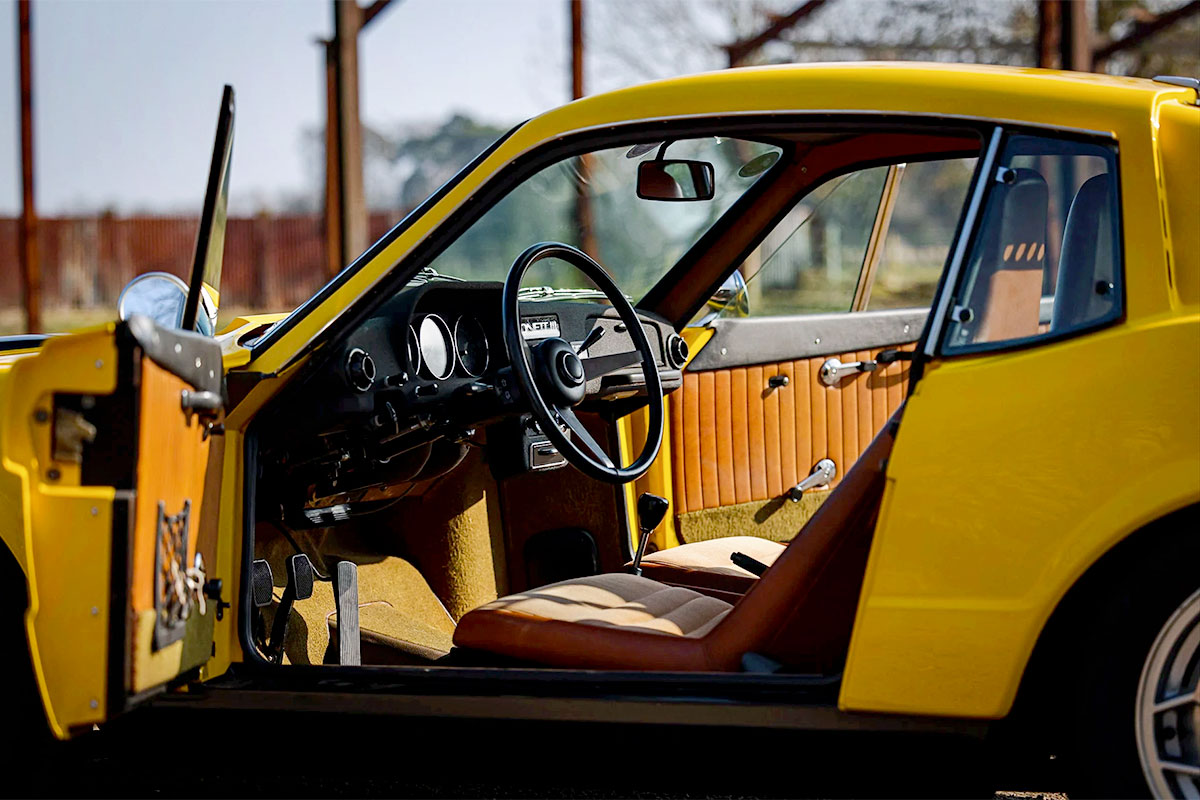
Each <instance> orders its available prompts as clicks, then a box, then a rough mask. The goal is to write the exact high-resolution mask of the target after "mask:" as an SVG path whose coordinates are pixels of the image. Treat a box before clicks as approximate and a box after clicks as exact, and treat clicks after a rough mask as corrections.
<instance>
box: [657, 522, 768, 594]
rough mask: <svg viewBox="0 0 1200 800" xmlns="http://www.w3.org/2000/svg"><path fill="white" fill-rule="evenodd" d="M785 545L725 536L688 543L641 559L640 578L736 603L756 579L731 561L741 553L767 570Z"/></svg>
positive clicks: (751, 537) (750, 537) (757, 539)
mask: <svg viewBox="0 0 1200 800" xmlns="http://www.w3.org/2000/svg"><path fill="white" fill-rule="evenodd" d="M785 549H787V545H785V544H782V543H780V542H773V541H770V540H769V539H760V538H759V537H757V536H725V537H722V538H720V539H708V540H705V541H702V542H690V543H688V544H681V545H679V546H678V547H672V548H669V549H667V550H660V551H658V552H657V553H651V554H650V555H648V556H646V557H645V558H643V559H642V575H644V576H645V577H647V578H652V579H653V580H656V581H659V582H661V583H665V584H667V585H668V586H685V587H687V588H689V589H696V590H697V591H701V592H704V593H705V594H708V595H710V596H713V597H719V598H721V599H723V600H729V601H730V602H737V599H738V597H740V596H741V595H744V594H745V593H746V592H748V591H750V587H751V586H753V585H754V583H755V582H756V581H757V580H758V576H757V575H755V574H754V573H752V572H749V571H747V570H744V569H742V568H741V567H739V566H738V565H737V564H734V563H733V561H731V560H730V556H731V555H733V554H734V553H742V554H743V555H747V556H750V557H751V558H753V559H754V560H756V561H760V562H762V563H763V564H766V565H767V566H768V567H769V566H771V565H772V564H774V563H775V560H776V559H777V558H779V556H780V555H782V554H783V551H784V550H785Z"/></svg>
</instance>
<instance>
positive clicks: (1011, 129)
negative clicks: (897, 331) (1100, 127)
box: [921, 125, 1127, 359]
mask: <svg viewBox="0 0 1200 800" xmlns="http://www.w3.org/2000/svg"><path fill="white" fill-rule="evenodd" d="M996 133H997V134H999V136H1000V140H999V143H998V146H997V149H996V154H995V158H994V160H993V161H992V164H991V165H990V169H991V171H992V174H991V175H990V176H980V177H981V179H983V180H986V182H987V183H986V186H985V190H984V193H983V196H982V199H981V201H980V203H979V207H978V210H977V215H976V218H975V219H974V220H973V226H972V230H971V232H970V237H969V239H968V241H967V244H966V247H965V248H964V252H963V257H962V263H961V266H960V268H959V270H958V273H957V274H956V275H954V276H953V280H954V286H953V288H952V289H950V290H949V298H948V300H946V302H945V303H944V305H945V308H946V311H947V313H945V315H944V317H943V318H942V319H941V320H940V321H939V327H938V329H937V330H935V331H930V333H931V335H932V336H933V337H934V338H933V341H935V342H936V347H935V348H934V351H933V355H934V357H936V358H947V359H949V358H959V357H962V356H972V355H979V354H988V353H998V352H1004V351H1010V350H1024V349H1028V348H1030V347H1041V346H1043V345H1047V344H1052V343H1054V342H1060V341H1064V340H1066V339H1071V338H1074V337H1076V336H1082V335H1086V334H1089V333H1095V332H1097V331H1099V330H1103V329H1105V328H1109V327H1112V326H1114V325H1119V324H1121V323H1122V322H1124V321H1125V315H1126V301H1127V293H1126V285H1127V283H1126V280H1125V246H1124V244H1125V243H1124V213H1123V212H1124V204H1123V202H1122V199H1121V160H1120V147H1119V146H1118V142H1117V140H1116V138H1115V137H1113V136H1111V135H1107V136H1106V135H1103V134H1098V133H1093V134H1081V133H1073V132H1071V131H1051V130H1046V129H1044V128H1030V127H1025V126H1016V125H1003V126H997V128H996ZM1014 136H1023V137H1030V136H1032V137H1037V138H1041V139H1052V140H1055V141H1058V142H1066V143H1070V142H1073V143H1078V144H1085V145H1088V146H1090V147H1094V148H1100V149H1102V150H1104V151H1106V157H1107V159H1108V168H1109V169H1108V174H1109V175H1110V176H1112V178H1113V180H1112V182H1111V187H1112V188H1111V191H1112V201H1113V203H1114V205H1115V209H1114V213H1113V214H1112V219H1111V220H1110V224H1111V225H1112V237H1113V240H1112V241H1113V260H1114V269H1113V289H1112V291H1113V294H1114V299H1115V304H1114V311H1113V312H1112V313H1110V314H1107V315H1105V316H1103V317H1099V318H1097V319H1096V320H1094V321H1090V322H1088V323H1085V324H1083V325H1079V326H1076V327H1073V328H1069V329H1066V330H1061V331H1052V330H1047V331H1044V332H1038V333H1036V334H1033V335H1032V336H1023V337H1020V338H1015V339H1002V340H999V341H994V342H971V343H969V344H963V345H949V346H948V343H947V338H948V337H949V335H950V329H951V326H952V324H953V322H954V320H953V319H952V318H951V314H950V313H948V312H949V311H950V310H951V309H953V308H954V307H955V306H956V305H958V302H959V299H960V296H961V294H962V292H963V289H964V286H965V283H966V281H967V280H968V278H969V277H970V274H971V269H970V264H971V260H972V259H973V258H974V256H975V252H976V248H977V247H978V246H979V236H980V234H981V232H982V231H983V226H984V223H985V222H986V220H987V217H988V211H989V210H990V207H991V202H992V198H993V192H992V190H993V187H994V186H995V185H996V172H997V170H999V169H1002V168H1004V164H1003V162H1004V159H1005V157H1006V156H1007V155H1008V154H1007V149H1008V147H1009V144H1010V142H1011V140H1012V138H1013V137H1014ZM1064 225H1065V223H1064ZM945 277H949V276H944V278H945ZM943 291H947V290H946V289H942V290H940V291H939V295H938V296H937V297H936V298H935V301H934V306H935V307H936V306H938V305H939V304H941V302H942V300H943V298H942V297H941V293H942V292H943ZM921 349H924V348H921Z"/></svg>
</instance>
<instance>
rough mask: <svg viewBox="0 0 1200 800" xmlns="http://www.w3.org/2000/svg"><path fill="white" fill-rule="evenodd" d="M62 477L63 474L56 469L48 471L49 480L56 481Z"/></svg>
mask: <svg viewBox="0 0 1200 800" xmlns="http://www.w3.org/2000/svg"><path fill="white" fill-rule="evenodd" d="M61 477H62V473H61V472H59V471H58V470H57V469H54V468H53V467H52V468H50V469H48V470H46V478H47V479H48V480H52V481H56V480H58V479H59V478H61Z"/></svg>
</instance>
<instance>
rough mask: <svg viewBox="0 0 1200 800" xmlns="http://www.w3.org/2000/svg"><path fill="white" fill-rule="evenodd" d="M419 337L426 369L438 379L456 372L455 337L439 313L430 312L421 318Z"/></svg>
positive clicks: (418, 330) (418, 329)
mask: <svg viewBox="0 0 1200 800" xmlns="http://www.w3.org/2000/svg"><path fill="white" fill-rule="evenodd" d="M417 338H418V339H419V340H420V342H421V360H422V361H424V362H425V371H426V372H427V373H429V375H430V376H431V377H433V378H437V379H438V380H445V379H446V378H449V377H450V375H451V373H453V372H454V337H453V336H452V335H451V333H450V326H448V325H447V324H446V321H445V320H443V319H442V318H441V317H439V316H438V315H437V314H430V315H428V316H427V317H425V318H424V319H423V320H421V324H420V326H419V327H418V328H417Z"/></svg>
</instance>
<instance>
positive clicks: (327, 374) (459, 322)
mask: <svg viewBox="0 0 1200 800" xmlns="http://www.w3.org/2000/svg"><path fill="white" fill-rule="evenodd" d="M502 289H503V287H502V285H501V284H500V283H494V282H487V283H484V282H466V281H463V282H458V281H455V282H450V281H431V282H429V283H425V284H423V285H418V286H410V287H408V288H406V289H404V290H403V291H401V292H399V293H398V294H397V295H396V296H395V297H393V298H392V299H391V300H389V301H388V302H387V303H386V304H385V305H384V306H382V307H381V308H380V309H379V310H378V311H377V312H376V313H375V314H374V315H373V316H372V317H370V318H369V319H367V320H366V321H364V322H363V323H362V324H361V325H360V326H359V327H358V329H356V330H355V331H354V332H353V333H352V334H350V335H349V336H348V337H347V338H346V339H345V340H344V341H343V342H342V343H341V344H340V345H338V346H337V348H336V349H335V350H334V351H332V352H331V353H330V354H329V355H328V356H327V358H326V360H325V362H324V364H323V366H322V367H321V368H319V369H318V370H317V371H316V372H314V373H313V374H311V375H310V376H309V378H308V379H307V380H306V381H304V382H303V384H301V385H300V386H299V387H297V390H296V391H297V394H296V395H295V396H293V402H291V403H289V404H288V405H287V408H288V412H287V413H286V415H280V416H279V417H277V418H275V419H272V420H271V422H270V423H269V424H270V426H271V427H274V428H276V431H275V435H271V436H269V437H268V438H269V439H270V440H272V441H273V442H274V446H273V447H271V448H270V450H271V452H269V453H267V454H266V455H265V457H266V459H267V461H268V462H274V463H275V464H276V465H277V466H278V467H279V468H280V469H281V472H280V474H279V477H280V478H281V480H280V484H279V485H280V487H281V491H283V492H286V493H287V494H288V495H289V496H290V499H287V498H283V497H281V498H279V499H280V501H281V504H282V505H285V506H287V507H291V508H297V507H304V508H306V509H308V510H306V511H305V512H304V513H306V514H309V513H311V510H312V508H314V504H316V506H319V507H322V508H333V507H339V508H340V507H341V506H342V505H344V504H345V503H346V502H348V501H346V500H345V498H346V497H351V496H354V497H361V496H362V495H361V494H359V495H355V494H354V493H355V492H356V491H359V490H363V489H366V488H369V487H375V489H374V490H373V491H375V492H376V494H378V487H380V486H384V485H391V486H394V485H398V484H403V483H405V482H409V483H413V482H419V481H423V480H427V479H430V478H432V477H435V476H437V475H440V474H444V473H445V472H447V471H449V470H450V469H453V468H454V466H456V465H457V463H459V462H460V461H461V459H462V458H463V457H464V455H465V450H466V447H467V446H470V445H478V446H486V447H487V449H488V462H489V464H491V465H492V468H493V470H495V471H496V472H497V474H498V476H499V475H500V474H501V473H504V474H512V473H516V472H520V471H528V470H538V469H550V468H554V467H558V466H561V465H562V464H563V463H564V462H563V461H562V459H561V457H558V455H557V452H556V451H555V452H554V453H553V457H549V456H544V455H543V454H545V453H546V452H547V451H546V448H545V442H544V434H542V433H541V431H540V429H538V428H537V427H536V424H534V423H533V422H532V418H531V416H530V414H529V413H528V412H529V405H528V402H527V401H526V400H525V398H523V397H522V396H521V392H520V390H519V388H518V387H517V385H516V383H515V381H514V379H513V373H512V368H511V366H510V364H509V360H508V356H507V353H506V349H505V345H504V331H503V329H502V326H501V316H500V307H501V293H502ZM521 312H522V315H521V330H522V333H523V335H524V337H525V339H526V341H527V342H529V343H530V345H534V344H536V343H537V342H539V341H541V340H544V339H548V338H551V337H560V338H562V339H565V340H566V341H568V342H570V343H571V344H572V345H573V346H574V347H576V348H578V347H579V346H580V345H581V344H582V343H583V342H584V340H585V339H586V338H588V336H589V334H591V340H590V341H591V343H590V344H589V346H588V349H587V350H586V351H582V352H580V356H581V357H582V358H584V359H587V358H594V357H599V356H608V355H617V354H621V353H626V352H629V351H633V350H635V349H636V348H635V347H634V345H633V340H632V338H631V337H630V336H629V335H628V331H627V329H626V327H625V324H624V322H622V320H621V319H620V318H619V316H618V315H617V313H616V311H615V310H614V309H613V308H611V307H610V306H609V305H608V304H607V303H605V302H597V301H593V300H589V299H586V298H585V299H578V298H559V297H555V296H553V295H551V296H549V297H546V298H545V299H542V297H539V298H538V299H531V300H522V302H521ZM638 316H639V318H640V319H641V321H642V326H643V329H644V330H645V332H646V337H647V340H648V341H649V343H650V346H651V348H652V350H653V351H654V353H655V360H656V362H657V365H658V370H659V376H660V378H661V380H662V385H663V391H664V392H669V391H671V390H673V389H676V388H678V387H679V386H681V385H682V383H683V373H682V371H681V370H682V367H683V365H684V362H686V360H687V346H686V344H684V342H683V339H682V338H681V337H680V336H678V334H676V333H675V331H674V329H673V328H672V326H671V325H670V324H669V323H668V322H667V321H666V320H663V319H661V318H658V317H656V316H654V315H652V314H648V313H645V312H639V313H638ZM595 328H600V329H602V330H603V333H602V334H601V335H600V336H599V337H598V338H597V337H596V334H595V332H594V329H595ZM648 399H649V398H648V396H647V392H646V381H645V377H644V376H643V374H642V368H641V364H640V362H639V363H635V364H634V365H633V366H629V367H623V368H620V369H616V370H613V371H611V372H609V373H607V374H604V375H601V376H598V377H595V378H593V379H590V380H588V381H587V383H586V384H585V398H584V400H583V402H582V403H581V404H580V406H579V410H580V411H583V412H592V413H598V414H600V415H602V416H604V417H606V418H609V419H612V418H615V417H618V416H621V415H623V414H627V413H629V412H630V411H632V410H634V409H635V408H637V407H639V406H641V405H644V404H645V402H646V401H647V400H648ZM480 428H483V429H486V436H485V437H479V436H478V435H477V429H480ZM308 432H312V433H313V434H315V435H308ZM480 438H485V439H486V444H485V445H480V444H479V439H480ZM300 487H305V488H304V489H303V495H304V496H303V497H300V496H297V495H295V494H294V493H293V492H294V491H297V490H300ZM372 496H374V495H372ZM331 498H333V499H331ZM339 513H348V512H339Z"/></svg>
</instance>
